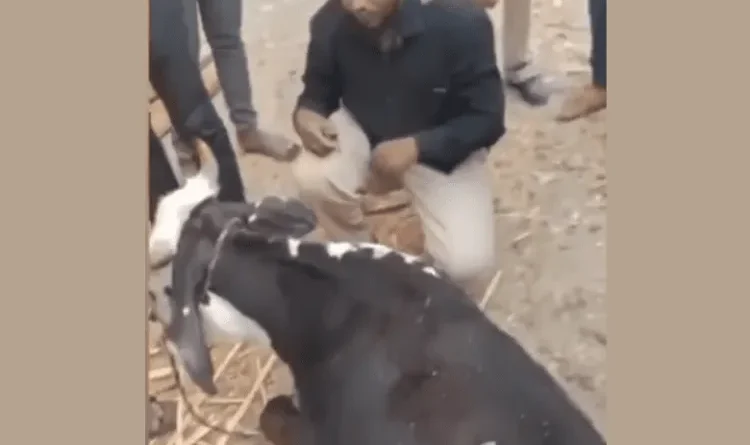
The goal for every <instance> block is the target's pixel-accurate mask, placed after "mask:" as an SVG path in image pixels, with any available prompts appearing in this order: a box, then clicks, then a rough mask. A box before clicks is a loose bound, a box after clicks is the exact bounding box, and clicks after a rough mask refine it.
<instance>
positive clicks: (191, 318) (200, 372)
mask: <svg viewBox="0 0 750 445" xmlns="http://www.w3.org/2000/svg"><path fill="white" fill-rule="evenodd" d="M212 256H213V245H212V243H211V242H210V241H209V240H208V239H206V238H204V237H202V236H201V234H200V226H199V225H198V224H197V223H188V225H186V226H185V228H184V230H183V234H182V236H181V237H180V242H179V244H178V247H177V253H176V255H175V257H174V261H173V264H172V288H171V290H170V291H168V295H169V301H170V304H171V314H172V316H171V319H170V323H169V325H168V326H167V329H166V334H167V339H168V340H169V341H170V342H171V343H172V345H173V347H174V349H175V352H176V353H177V355H178V356H179V358H180V361H181V363H182V366H183V367H184V368H185V371H186V372H187V374H188V375H189V376H190V378H191V379H192V380H193V382H195V384H196V385H198V387H200V388H201V389H202V390H203V391H204V392H206V393H208V394H215V393H216V386H215V385H214V383H213V373H214V370H213V363H212V362H211V355H210V353H209V349H208V345H207V343H206V339H205V335H204V332H203V326H202V320H201V315H200V312H199V304H198V303H199V302H198V300H199V299H200V298H202V297H203V296H204V295H202V293H203V291H204V289H203V286H204V284H205V280H206V278H207V277H206V273H207V269H208V264H209V262H210V261H211V258H212ZM165 291H166V289H165Z"/></svg>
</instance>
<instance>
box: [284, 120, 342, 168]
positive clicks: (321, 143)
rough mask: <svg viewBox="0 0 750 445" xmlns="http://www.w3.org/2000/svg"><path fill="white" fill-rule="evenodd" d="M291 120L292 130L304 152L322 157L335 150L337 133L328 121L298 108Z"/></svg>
mask: <svg viewBox="0 0 750 445" xmlns="http://www.w3.org/2000/svg"><path fill="white" fill-rule="evenodd" d="M293 120H294V129H295V131H296V132H297V134H298V135H299V137H300V139H301V140H302V145H303V146H304V148H305V149H306V150H309V151H310V152H312V153H313V154H315V155H318V156H320V157H324V156H327V155H328V154H330V153H331V152H332V151H334V150H335V149H336V147H337V142H336V139H337V137H338V133H337V131H336V127H335V126H334V125H333V123H332V122H331V121H330V120H328V119H326V118H325V117H323V116H321V115H319V114H318V113H316V112H314V111H310V110H307V109H305V108H298V109H297V110H296V111H295V112H294V119H293Z"/></svg>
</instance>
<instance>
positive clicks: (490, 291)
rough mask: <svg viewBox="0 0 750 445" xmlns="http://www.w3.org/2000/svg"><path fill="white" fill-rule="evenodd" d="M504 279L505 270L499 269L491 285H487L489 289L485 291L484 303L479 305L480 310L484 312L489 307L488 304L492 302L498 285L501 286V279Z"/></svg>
mask: <svg viewBox="0 0 750 445" xmlns="http://www.w3.org/2000/svg"><path fill="white" fill-rule="evenodd" d="M502 277H503V270H502V269H498V270H497V272H495V276H493V277H492V280H490V284H488V285H487V289H485V291H484V295H483V296H482V301H481V302H480V303H479V308H480V309H481V310H484V308H485V307H487V303H488V302H489V301H490V298H492V295H494V294H495V290H496V289H497V285H498V284H500V279H501V278H502Z"/></svg>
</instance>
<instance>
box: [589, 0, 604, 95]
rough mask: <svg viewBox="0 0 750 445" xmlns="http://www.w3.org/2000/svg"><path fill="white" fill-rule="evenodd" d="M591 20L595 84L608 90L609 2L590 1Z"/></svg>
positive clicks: (601, 0) (592, 64)
mask: <svg viewBox="0 0 750 445" xmlns="http://www.w3.org/2000/svg"><path fill="white" fill-rule="evenodd" d="M589 20H591V71H592V74H593V80H594V84H595V85H597V86H600V87H602V88H604V89H607V0H589Z"/></svg>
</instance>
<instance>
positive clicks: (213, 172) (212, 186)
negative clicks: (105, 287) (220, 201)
mask: <svg viewBox="0 0 750 445" xmlns="http://www.w3.org/2000/svg"><path fill="white" fill-rule="evenodd" d="M195 148H196V150H197V152H198V159H199V160H200V170H199V171H198V173H197V174H195V175H194V176H192V177H190V178H188V179H187V180H186V181H185V184H183V186H182V187H180V188H178V189H177V190H174V191H172V192H170V193H169V194H167V195H165V196H164V197H162V198H161V199H160V200H159V203H158V205H157V207H156V215H155V217H154V223H153V225H152V227H151V234H150V236H149V240H148V252H149V258H150V259H151V267H152V268H157V267H159V266H162V265H164V264H165V263H167V262H169V261H170V259H171V258H172V257H173V256H174V254H175V252H176V251H177V242H178V240H179V238H180V233H182V227H183V226H184V225H185V222H186V221H187V220H188V217H189V216H190V212H191V211H192V210H193V209H194V208H195V207H196V206H197V205H198V204H200V203H201V202H203V201H205V200H206V199H208V198H211V197H213V196H216V195H217V194H218V192H219V181H218V176H219V167H218V164H217V162H216V158H214V156H213V153H212V152H211V149H210V148H209V147H208V145H206V143H205V142H203V141H202V140H200V139H198V140H197V141H196V147H195Z"/></svg>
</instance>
